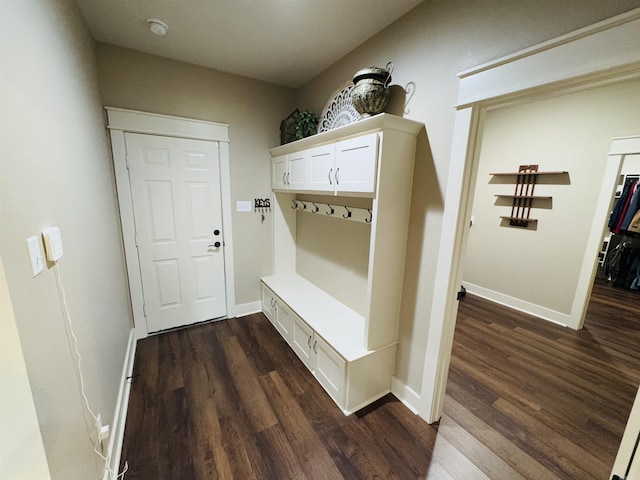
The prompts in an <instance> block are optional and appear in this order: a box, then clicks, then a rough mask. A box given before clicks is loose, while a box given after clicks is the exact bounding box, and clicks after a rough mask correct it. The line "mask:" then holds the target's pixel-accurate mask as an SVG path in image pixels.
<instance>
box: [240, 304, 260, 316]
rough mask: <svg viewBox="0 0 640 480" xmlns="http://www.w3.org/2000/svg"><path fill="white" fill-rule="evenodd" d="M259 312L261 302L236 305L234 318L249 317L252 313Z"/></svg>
mask: <svg viewBox="0 0 640 480" xmlns="http://www.w3.org/2000/svg"><path fill="white" fill-rule="evenodd" d="M261 311H262V302H260V300H258V301H256V302H250V303H243V304H241V305H236V317H244V316H245V315H251V314H252V313H258V312H261Z"/></svg>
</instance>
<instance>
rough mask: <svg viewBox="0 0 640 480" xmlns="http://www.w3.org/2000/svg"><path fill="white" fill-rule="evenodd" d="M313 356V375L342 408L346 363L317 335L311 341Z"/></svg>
mask: <svg viewBox="0 0 640 480" xmlns="http://www.w3.org/2000/svg"><path fill="white" fill-rule="evenodd" d="M313 353H314V355H315V360H314V366H313V374H314V375H315V377H316V378H317V379H318V381H319V382H320V384H321V385H322V386H323V387H324V389H325V390H326V391H327V393H329V395H330V396H331V398H333V399H334V400H335V402H336V403H337V404H338V405H340V406H341V407H344V392H345V387H344V386H345V378H346V363H345V361H344V359H343V358H342V357H341V356H340V355H338V354H337V353H336V352H335V350H333V348H331V347H330V346H329V344H327V343H326V342H325V341H324V340H322V338H320V337H318V336H317V335H316V336H315V337H314V340H313Z"/></svg>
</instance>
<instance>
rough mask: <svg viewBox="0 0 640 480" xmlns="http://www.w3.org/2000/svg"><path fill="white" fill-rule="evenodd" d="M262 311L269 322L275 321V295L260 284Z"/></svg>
mask: <svg viewBox="0 0 640 480" xmlns="http://www.w3.org/2000/svg"><path fill="white" fill-rule="evenodd" d="M262 311H263V312H264V314H265V316H266V317H267V318H268V319H269V321H270V322H271V323H275V321H276V296H275V295H274V294H273V292H272V291H271V290H269V289H268V288H267V287H266V286H264V285H262Z"/></svg>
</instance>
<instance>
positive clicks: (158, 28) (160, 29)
mask: <svg viewBox="0 0 640 480" xmlns="http://www.w3.org/2000/svg"><path fill="white" fill-rule="evenodd" d="M147 26H148V27H149V30H151V32H152V33H154V34H155V35H158V36H159V37H162V36H163V35H165V34H166V33H167V30H169V25H167V24H166V23H164V22H163V21H162V20H158V19H157V18H147Z"/></svg>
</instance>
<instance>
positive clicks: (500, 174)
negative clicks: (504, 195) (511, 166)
mask: <svg viewBox="0 0 640 480" xmlns="http://www.w3.org/2000/svg"><path fill="white" fill-rule="evenodd" d="M521 166H523V167H537V165H521ZM567 173H569V172H567V171H565V170H559V171H557V172H497V173H490V174H489V175H493V176H494V177H515V176H517V175H566V174H567Z"/></svg>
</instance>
